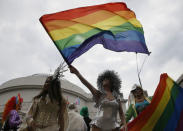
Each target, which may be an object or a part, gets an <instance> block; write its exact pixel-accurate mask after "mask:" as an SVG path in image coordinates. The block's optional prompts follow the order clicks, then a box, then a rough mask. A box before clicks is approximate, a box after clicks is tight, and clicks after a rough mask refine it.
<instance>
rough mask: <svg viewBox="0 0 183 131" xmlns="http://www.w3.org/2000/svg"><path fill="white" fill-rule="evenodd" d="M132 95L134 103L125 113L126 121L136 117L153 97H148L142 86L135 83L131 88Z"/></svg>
mask: <svg viewBox="0 0 183 131" xmlns="http://www.w3.org/2000/svg"><path fill="white" fill-rule="evenodd" d="M130 93H131V95H132V97H133V98H134V104H130V106H129V108H128V110H127V112H126V113H125V117H126V122H129V120H131V118H132V117H133V118H136V117H137V116H138V115H139V114H140V113H141V112H142V111H143V110H144V109H145V108H146V107H147V106H148V105H149V104H150V103H151V99H152V97H146V96H145V95H144V91H143V89H142V87H141V86H139V85H136V84H135V85H134V86H133V87H132V90H131V92H130Z"/></svg>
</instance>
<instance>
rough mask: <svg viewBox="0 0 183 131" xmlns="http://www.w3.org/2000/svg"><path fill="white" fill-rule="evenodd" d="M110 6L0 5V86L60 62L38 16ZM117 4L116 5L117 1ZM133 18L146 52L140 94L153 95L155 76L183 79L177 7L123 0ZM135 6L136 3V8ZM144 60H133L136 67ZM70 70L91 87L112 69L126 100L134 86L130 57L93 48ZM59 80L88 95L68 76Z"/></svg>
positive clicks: (28, 0)
mask: <svg viewBox="0 0 183 131" xmlns="http://www.w3.org/2000/svg"><path fill="white" fill-rule="evenodd" d="M111 1H112V0H0V17H1V18H0V62H1V64H0V84H2V83H4V82H6V81H8V80H11V79H14V78H17V77H25V76H28V75H32V74H37V73H52V72H53V71H54V69H55V68H56V67H57V66H58V65H59V63H60V62H61V60H62V56H61V55H60V53H59V51H58V50H57V49H56V47H55V45H54V44H53V42H52V41H51V39H50V38H49V36H48V35H47V33H46V31H45V30H44V28H43V27H42V25H41V24H40V22H39V18H40V17H41V16H42V15H44V14H50V13H55V12H58V11H63V10H67V9H71V8H76V7H80V6H88V5H95V4H102V3H107V2H111ZM118 1H119V0H118ZM124 2H126V4H127V6H128V8H130V9H131V10H133V11H134V12H135V13H136V16H137V19H138V20H139V21H140V22H141V24H142V25H143V28H144V32H145V39H146V44H147V47H148V49H149V51H151V52H152V53H151V55H150V56H149V57H148V58H147V60H146V62H145V64H144V67H143V70H142V72H141V80H142V85H143V88H144V89H146V90H147V91H148V93H149V95H153V93H154V91H155V89H156V87H157V84H158V82H159V77H160V74H161V73H164V72H166V73H168V74H169V76H171V77H172V78H173V79H174V80H177V79H178V77H179V76H180V75H181V74H182V73H183V14H182V12H183V8H182V7H183V1H182V0H125V1H124ZM139 2H140V3H139ZM146 56H147V55H144V54H138V60H139V65H141V64H142V63H143V60H144V59H145V58H146ZM73 65H74V66H76V67H77V68H78V70H79V71H80V72H81V73H82V74H83V76H85V77H86V79H87V80H88V81H90V82H91V83H92V84H93V85H94V86H96V79H97V76H98V74H99V73H101V72H102V71H104V70H106V69H112V70H115V71H116V72H118V73H119V75H120V77H121V79H122V90H121V91H122V92H123V94H124V97H125V98H127V97H128V94H129V92H130V89H131V87H132V85H133V84H134V83H138V77H137V71H136V55H135V53H126V52H120V53H116V52H112V51H109V50H106V49H104V48H103V47H102V46H101V45H97V46H94V47H93V48H92V49H90V50H89V51H88V52H87V53H85V54H83V55H82V56H81V57H79V58H77V59H76V60H75V61H74V62H73ZM65 78H66V79H68V80H69V81H71V82H73V83H75V84H77V85H78V86H80V87H81V88H83V89H84V90H86V91H87V92H88V90H87V89H86V87H84V86H83V85H82V84H81V82H80V81H79V80H78V79H77V78H76V77H75V76H74V75H72V74H70V73H69V71H68V72H66V73H65Z"/></svg>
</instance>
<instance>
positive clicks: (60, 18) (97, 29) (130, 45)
mask: <svg viewBox="0 0 183 131" xmlns="http://www.w3.org/2000/svg"><path fill="white" fill-rule="evenodd" d="M40 21H41V23H42V25H43V26H44V28H45V29H46V31H47V33H48V34H49V36H50V37H51V39H52V40H53V42H54V43H55V45H56V47H57V48H58V50H59V51H60V53H61V54H62V56H63V58H64V59H65V60H66V62H67V63H68V64H71V63H72V62H73V60H74V59H75V58H77V57H79V56H80V55H82V54H83V53H85V52H86V51H88V50H89V49H90V48H91V47H93V46H94V45H95V44H102V45H103V46H104V48H106V49H109V50H112V51H116V52H121V51H127V52H137V53H146V54H150V53H149V51H148V49H147V47H146V43H145V39H144V32H143V28H142V25H141V24H140V22H139V21H138V20H137V19H136V16H135V14H134V12H133V11H131V10H130V9H128V8H127V6H126V4H125V3H122V2H117V3H107V4H102V5H95V6H88V7H80V8H76V9H71V10H67V11H62V12H58V13H54V14H48V15H43V16H42V17H41V18H40Z"/></svg>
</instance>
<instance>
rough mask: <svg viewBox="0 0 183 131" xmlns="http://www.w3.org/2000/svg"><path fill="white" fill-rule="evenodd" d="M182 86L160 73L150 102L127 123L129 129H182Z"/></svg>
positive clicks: (171, 130)
mask: <svg viewBox="0 0 183 131" xmlns="http://www.w3.org/2000/svg"><path fill="white" fill-rule="evenodd" d="M182 100H183V88H181V87H179V85H177V83H175V82H174V81H173V80H172V79H171V78H170V77H169V76H168V75H167V74H162V75H161V77H160V82H159V85H158V87H157V89H156V91H155V94H154V96H153V99H152V102H151V104H150V105H149V106H148V107H147V108H146V109H145V110H144V111H143V112H142V113H141V114H139V116H138V117H137V118H135V119H134V120H133V121H132V122H130V123H129V124H128V130H129V131H183V102H182Z"/></svg>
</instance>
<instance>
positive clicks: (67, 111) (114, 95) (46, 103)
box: [2, 65, 151, 131]
mask: <svg viewBox="0 0 183 131" xmlns="http://www.w3.org/2000/svg"><path fill="white" fill-rule="evenodd" d="M69 69H70V72H71V73H72V74H75V75H76V76H77V77H78V78H79V80H80V81H81V82H82V83H83V84H84V85H85V86H86V87H87V88H88V89H89V90H90V92H91V93H92V95H93V100H94V102H95V107H96V108H97V113H96V116H95V118H94V119H91V118H90V117H89V112H88V107H86V106H85V107H82V108H81V110H80V111H79V110H78V108H77V106H76V105H75V104H74V103H71V104H68V102H67V100H66V99H65V98H64V97H63V96H62V90H61V83H60V79H59V78H60V76H61V75H60V74H59V73H60V71H59V70H57V71H56V73H55V74H54V75H53V76H49V77H48V78H47V79H46V81H45V84H44V86H43V88H42V90H41V92H40V93H39V94H38V95H37V96H35V97H34V98H33V102H32V105H31V107H30V109H29V111H28V113H27V114H26V116H25V118H24V119H23V120H22V119H21V118H20V116H19V114H18V112H19V110H21V105H22V102H23V99H22V98H21V97H20V94H19V95H18V96H16V97H15V96H14V97H12V98H11V99H10V100H8V102H7V103H6V106H5V108H4V112H3V119H2V123H3V128H2V130H4V131H18V130H19V131H119V130H120V128H121V127H123V128H124V129H125V130H127V122H129V120H130V119H131V118H132V117H134V118H135V117H137V115H138V114H140V112H142V110H144V109H145V108H146V106H148V105H149V103H150V101H151V98H147V97H145V95H144V92H143V89H142V88H141V87H140V86H138V85H135V86H134V87H133V89H132V90H131V94H132V95H133V96H134V101H135V102H134V104H131V105H130V106H129V109H128V110H127V112H126V113H124V111H123V109H122V103H121V97H120V88H121V79H120V78H119V76H118V74H117V72H115V71H113V70H106V71H104V72H103V73H101V74H99V76H98V78H97V86H98V89H97V88H95V87H94V86H93V85H92V84H90V83H89V82H88V81H87V80H86V79H85V78H84V77H83V76H82V75H81V74H80V72H79V71H78V70H77V69H76V68H75V67H73V66H71V65H70V66H69ZM118 115H119V118H120V122H119V120H118V118H117V116H118Z"/></svg>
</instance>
